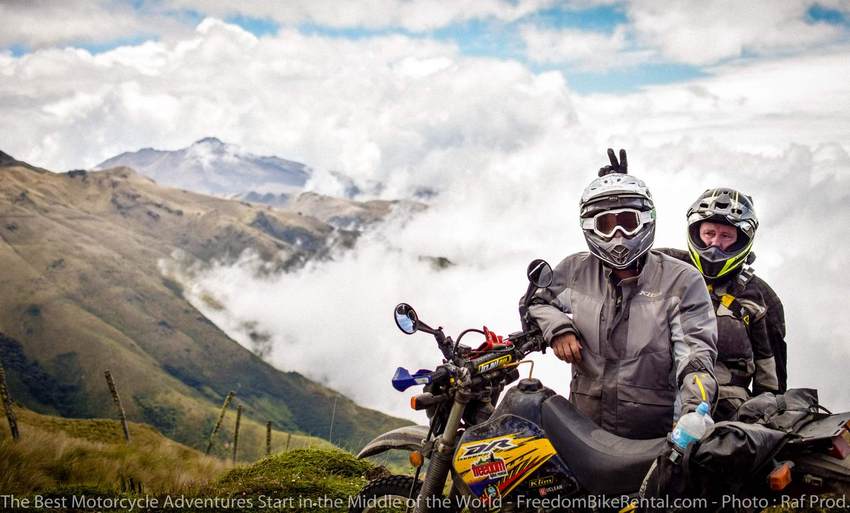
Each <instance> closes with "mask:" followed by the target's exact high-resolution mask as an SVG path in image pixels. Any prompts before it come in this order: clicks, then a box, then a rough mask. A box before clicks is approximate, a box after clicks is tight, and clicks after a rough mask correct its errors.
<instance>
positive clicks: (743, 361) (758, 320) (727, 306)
mask: <svg viewBox="0 0 850 513" xmlns="http://www.w3.org/2000/svg"><path fill="white" fill-rule="evenodd" d="M659 251H661V252H663V253H666V254H668V255H671V256H673V257H676V258H678V259H680V260H683V261H686V262H691V260H690V257H689V256H688V253H687V252H686V251H681V250H677V249H667V248H665V249H661V250H659ZM707 286H708V288H709V294H710V296H711V300H712V303H714V308H715V315H716V316H717V363H716V364H715V372H716V374H717V376H716V377H717V381H718V384H719V385H721V386H732V387H741V388H744V389H751V391H752V393H753V394H759V393H761V392H784V391H785V390H786V388H787V375H788V374H787V368H786V355H787V350H786V343H785V313H784V310H783V308H782V302H781V301H780V300H779V297H777V295H776V293H775V292H774V291H773V289H771V288H770V286H769V285H768V284H767V283H765V281H764V280H762V279H761V278H759V277H758V276H755V275H754V274H752V271H751V270H749V269H742V270H739V271H737V272H735V273H733V274H732V275H731V276H729V277H728V278H725V279H722V280H712V281H708V282H707ZM751 387H752V388H751Z"/></svg>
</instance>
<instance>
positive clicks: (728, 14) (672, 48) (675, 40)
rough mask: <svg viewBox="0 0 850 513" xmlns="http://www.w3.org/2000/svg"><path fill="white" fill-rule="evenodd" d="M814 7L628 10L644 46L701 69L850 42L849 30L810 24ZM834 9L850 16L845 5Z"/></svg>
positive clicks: (652, 4) (639, 5) (730, 4)
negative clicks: (749, 56) (745, 58)
mask: <svg viewBox="0 0 850 513" xmlns="http://www.w3.org/2000/svg"><path fill="white" fill-rule="evenodd" d="M814 4H815V3H814V2H811V1H809V0H790V1H783V2H775V1H771V0H758V1H749V2H737V1H734V0H723V1H715V2H703V1H699V0H688V1H681V2H663V3H662V2H656V1H653V0H633V1H631V2H628V3H627V4H626V11H627V13H628V16H629V18H630V22H631V23H632V25H633V29H634V31H635V33H636V35H637V38H638V39H639V40H640V41H641V42H642V43H643V44H646V45H649V46H651V47H654V48H657V49H658V50H659V51H660V52H661V53H662V54H663V55H664V56H666V57H667V58H669V59H672V60H674V61H677V62H684V63H688V64H696V65H702V64H713V63H716V62H718V61H721V60H724V59H730V58H737V57H742V56H745V55H747V54H768V55H770V54H773V53H776V52H783V51H799V50H803V49H806V48H810V47H813V46H816V45H820V44H823V43H828V42H833V41H836V40H837V39H839V38H841V37H842V36H845V38H846V36H847V30H846V29H844V28H842V27H840V26H836V25H830V24H828V23H823V22H821V23H812V22H809V21H808V20H807V17H806V14H807V10H808V8H809V7H811V6H812V5H814ZM833 4H836V5H834V7H836V8H839V9H843V10H844V11H845V12H847V13H850V6H848V4H847V2H844V1H842V2H833Z"/></svg>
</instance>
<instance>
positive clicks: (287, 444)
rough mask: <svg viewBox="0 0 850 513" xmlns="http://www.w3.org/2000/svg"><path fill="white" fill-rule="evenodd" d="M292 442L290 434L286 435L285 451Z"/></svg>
mask: <svg viewBox="0 0 850 513" xmlns="http://www.w3.org/2000/svg"><path fill="white" fill-rule="evenodd" d="M291 440H292V433H287V434H286V449H284V450H285V451H289V442H290V441H291Z"/></svg>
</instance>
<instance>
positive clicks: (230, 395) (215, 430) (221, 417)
mask: <svg viewBox="0 0 850 513" xmlns="http://www.w3.org/2000/svg"><path fill="white" fill-rule="evenodd" d="M235 395H236V392H234V391H232V390H231V391H230V392H228V393H227V397H225V398H224V404H222V405H221V413H219V415H218V422H216V423H215V427H214V428H213V430H212V433H210V440H209V442H208V443H207V451H206V454H209V453H210V451H211V450H212V446H213V439H214V438H215V435H216V433H218V429H219V428H220V427H221V421H223V420H224V414H225V413H226V412H227V406H228V405H229V404H230V401H232V400H233V396H235Z"/></svg>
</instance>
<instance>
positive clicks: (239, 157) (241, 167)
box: [94, 137, 361, 206]
mask: <svg viewBox="0 0 850 513" xmlns="http://www.w3.org/2000/svg"><path fill="white" fill-rule="evenodd" d="M122 166H123V167H129V168H132V169H135V170H136V171H138V172H139V173H141V174H142V175H144V176H147V177H149V178H152V179H153V180H155V181H156V182H157V183H159V184H161V185H166V186H169V187H177V188H179V189H185V190H188V191H192V192H199V193H201V194H211V195H216V196H223V197H228V198H233V199H241V200H245V201H251V202H254V203H265V204H268V205H273V206H284V205H286V204H287V203H288V202H289V200H290V199H291V198H293V197H295V196H297V195H298V194H299V193H301V192H304V191H305V186H306V185H307V184H308V182H309V180H310V179H311V178H312V177H313V175H314V173H315V170H314V169H313V168H311V167H309V166H307V165H305V164H302V163H300V162H294V161H291V160H286V159H282V158H280V157H275V156H258V155H254V154H252V153H250V152H247V151H245V150H243V149H242V148H241V147H239V146H237V145H234V144H228V143H225V142H222V141H221V140H219V139H217V138H215V137H205V138H203V139H200V140H198V141H196V142H194V143H193V144H191V145H189V146H188V147H186V148H182V149H178V150H173V151H167V150H156V149H153V148H143V149H141V150H138V151H134V152H125V153H122V154H120V155H116V156H114V157H111V158H109V159H107V160H105V161H103V162H101V163H100V164H98V165H97V166H95V167H94V169H95V170H101V169H110V168H113V167H122ZM328 175H329V177H330V178H331V179H333V180H335V181H336V182H337V183H338V185H339V189H340V190H341V191H342V193H343V194H342V195H343V196H344V197H347V198H353V197H355V196H356V195H357V194H359V193H360V192H361V190H360V188H359V187H357V186H356V185H355V184H354V182H353V181H352V180H351V179H350V178H349V177H347V176H345V175H344V174H342V173H339V172H329V173H328Z"/></svg>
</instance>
